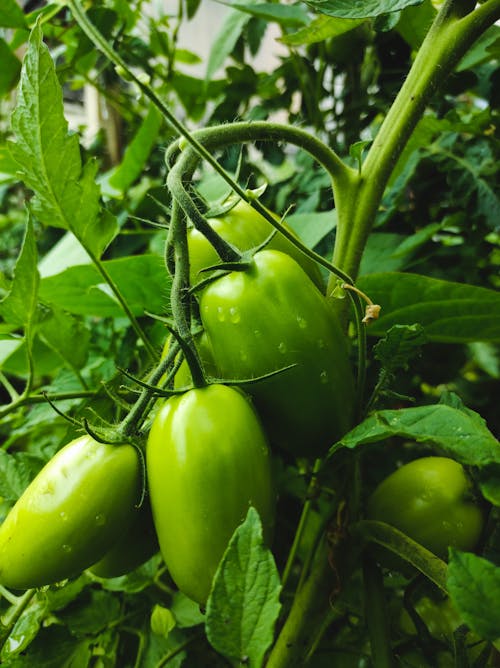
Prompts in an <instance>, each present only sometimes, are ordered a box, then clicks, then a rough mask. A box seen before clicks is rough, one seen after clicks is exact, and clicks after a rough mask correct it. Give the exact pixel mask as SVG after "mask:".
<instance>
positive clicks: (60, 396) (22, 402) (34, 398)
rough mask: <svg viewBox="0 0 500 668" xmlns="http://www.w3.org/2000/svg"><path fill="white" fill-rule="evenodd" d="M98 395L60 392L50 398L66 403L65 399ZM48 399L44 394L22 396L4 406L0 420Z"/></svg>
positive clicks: (0, 413) (0, 411) (92, 392)
mask: <svg viewBox="0 0 500 668" xmlns="http://www.w3.org/2000/svg"><path fill="white" fill-rule="evenodd" d="M95 395H96V392H95V391H92V390H88V391H87V390H85V391H80V392H58V393H56V394H51V395H50V398H51V399H52V400H54V401H64V400H65V399H86V398H90V397H94V396H95ZM46 401H47V398H46V396H45V395H44V394H28V395H26V396H25V395H21V396H20V397H19V398H18V399H16V401H13V402H11V403H10V404H7V406H4V407H3V408H2V409H1V410H0V419H1V418H3V417H5V415H8V414H9V413H12V411H15V410H16V409H17V408H20V407H21V406H27V405H31V404H42V403H46Z"/></svg>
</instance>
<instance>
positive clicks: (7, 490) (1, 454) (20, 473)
mask: <svg viewBox="0 0 500 668" xmlns="http://www.w3.org/2000/svg"><path fill="white" fill-rule="evenodd" d="M42 464H43V462H41V461H40V460H39V459H37V458H35V457H33V456H32V455H28V454H26V453H24V452H16V453H13V454H11V453H7V452H5V450H0V496H2V497H3V498H4V499H6V500H7V501H12V502H14V501H17V499H18V498H19V497H20V496H21V494H22V493H23V492H24V490H25V489H26V487H27V486H28V485H29V483H30V482H31V480H32V479H33V478H34V476H35V475H36V473H38V471H39V470H40V468H41V467H42Z"/></svg>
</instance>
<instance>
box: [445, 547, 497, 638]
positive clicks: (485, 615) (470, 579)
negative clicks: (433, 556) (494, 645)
mask: <svg viewBox="0 0 500 668" xmlns="http://www.w3.org/2000/svg"><path fill="white" fill-rule="evenodd" d="M447 586H448V591H449V593H450V598H451V600H452V601H453V604H454V606H455V607H456V609H457V610H458V611H459V613H460V614H461V616H462V618H463V619H464V621H465V622H466V623H467V624H468V626H469V627H470V628H471V630H472V631H474V632H475V633H477V635H478V636H479V637H480V638H484V639H485V640H491V641H494V640H497V639H498V638H500V606H499V605H498V601H499V600H500V568H499V567H498V566H495V565H494V564H492V563H491V562H490V561H488V560H487V559H483V558H482V557H478V556H476V555H475V554H471V553H468V552H460V551H458V550H455V549H453V548H452V549H450V561H449V564H448V580H447Z"/></svg>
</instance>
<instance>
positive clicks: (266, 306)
mask: <svg viewBox="0 0 500 668" xmlns="http://www.w3.org/2000/svg"><path fill="white" fill-rule="evenodd" d="M199 300H200V317H201V320H202V324H203V327H204V329H205V332H206V333H207V336H208V338H209V340H210V344H211V347H212V352H213V357H214V362H215V365H216V366H217V367H218V373H219V377H220V378H224V380H226V379H227V380H228V381H229V382H230V381H231V380H242V379H246V378H256V377H258V376H263V375H265V374H269V373H271V372H273V371H277V370H279V369H283V368H284V367H288V366H290V365H295V366H293V368H289V369H287V370H286V371H283V372H282V373H279V374H277V375H275V376H273V377H271V378H268V379H265V380H262V381H258V382H255V383H250V384H248V385H246V386H245V391H246V392H248V393H249V394H250V395H251V396H252V397H253V399H254V402H255V406H256V408H257V410H258V412H259V415H260V416H261V418H262V420H263V423H264V427H265V429H266V431H267V433H268V434H269V437H270V442H271V444H272V445H274V444H277V445H279V446H280V447H283V448H284V449H286V450H288V451H289V452H292V453H293V454H295V455H301V456H310V457H316V456H321V455H324V454H325V453H326V451H327V449H328V447H329V446H331V445H333V444H334V443H335V441H336V440H338V439H339V438H340V437H341V436H342V435H343V434H344V433H345V432H346V431H347V430H348V429H349V428H350V427H351V423H352V418H353V413H354V404H355V398H354V394H355V392H354V380H353V375H352V371H351V366H350V362H349V356H348V348H347V340H346V337H345V336H344V333H343V332H342V330H341V327H340V324H339V322H338V319H337V317H336V315H335V313H334V312H333V310H332V309H331V307H330V305H329V304H328V302H327V300H326V298H325V297H324V296H323V295H322V294H321V292H320V291H319V290H318V289H317V287H316V286H315V285H314V284H313V283H312V282H311V281H310V280H309V278H308V276H307V275H306V274H305V273H304V271H303V269H302V268H301V267H300V266H299V265H298V264H297V262H295V260H293V259H292V258H291V257H289V256H288V255H286V254H284V253H281V252H279V251H274V250H263V251H259V252H258V253H256V254H255V255H254V258H253V261H252V263H251V266H250V267H249V268H248V269H245V270H244V271H233V272H231V273H229V274H226V275H225V276H223V277H221V278H218V279H216V280H214V281H213V282H211V283H210V284H209V285H207V287H206V288H204V289H203V291H202V293H201V295H200V298H199Z"/></svg>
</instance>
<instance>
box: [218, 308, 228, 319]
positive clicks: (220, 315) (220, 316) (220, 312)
mask: <svg viewBox="0 0 500 668" xmlns="http://www.w3.org/2000/svg"><path fill="white" fill-rule="evenodd" d="M225 319H226V314H225V312H224V308H223V307H222V306H218V307H217V320H218V321H219V322H224V320H225Z"/></svg>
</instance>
